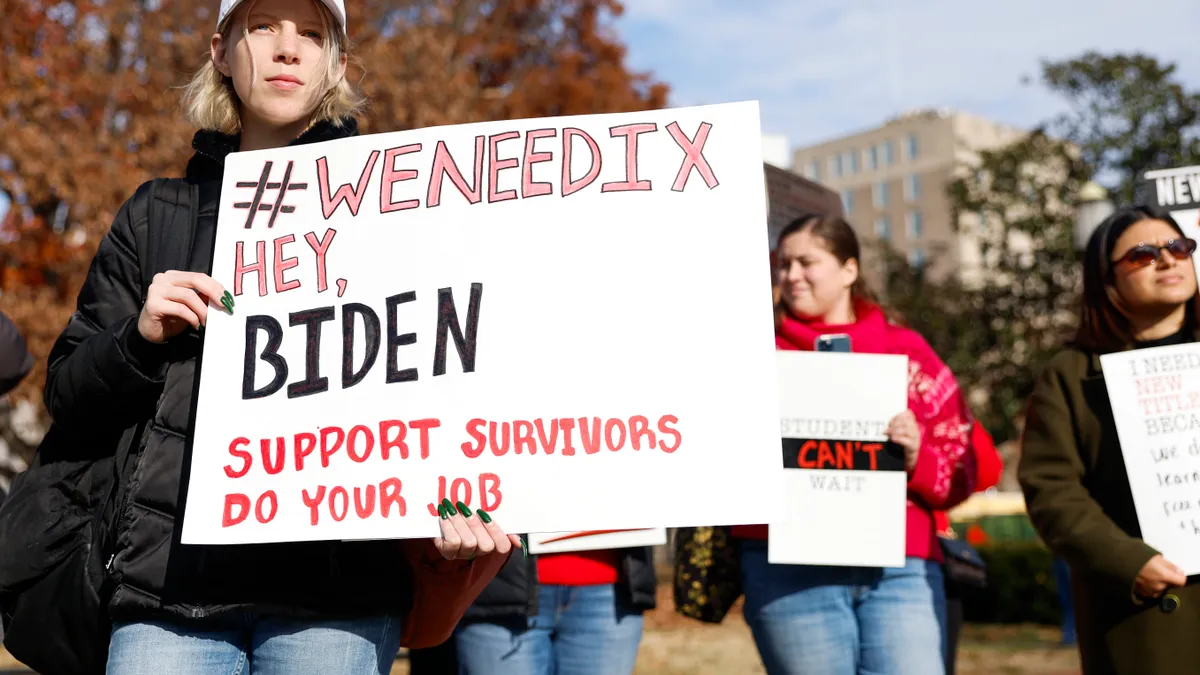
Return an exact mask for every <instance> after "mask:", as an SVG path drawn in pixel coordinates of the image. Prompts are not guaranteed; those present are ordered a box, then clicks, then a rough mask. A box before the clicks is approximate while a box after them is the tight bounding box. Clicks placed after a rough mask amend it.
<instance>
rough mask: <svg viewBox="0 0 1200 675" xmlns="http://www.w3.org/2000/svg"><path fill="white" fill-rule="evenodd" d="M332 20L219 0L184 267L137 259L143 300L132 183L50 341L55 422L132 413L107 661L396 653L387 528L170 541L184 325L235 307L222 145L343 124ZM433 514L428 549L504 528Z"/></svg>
mask: <svg viewBox="0 0 1200 675" xmlns="http://www.w3.org/2000/svg"><path fill="white" fill-rule="evenodd" d="M213 4H214V5H217V4H218V3H217V2H215V1H214V3H213ZM345 22H346V14H345V6H344V4H343V2H342V0H305V1H300V2H297V1H296V0H253V1H250V2H245V1H242V0H222V1H221V2H220V3H219V12H218V13H217V33H216V34H215V35H213V37H212V39H211V60H210V61H208V62H206V63H205V65H204V66H203V67H202V68H201V70H200V71H199V72H198V73H196V75H195V76H194V78H193V80H192V82H191V84H190V85H189V86H188V88H187V90H186V92H185V101H184V106H185V111H186V113H187V115H188V118H189V120H190V121H191V122H193V123H194V124H195V126H196V127H197V128H199V129H200V131H198V132H197V133H196V135H195V137H194V138H193V140H192V147H193V148H194V149H195V151H196V152H195V154H194V155H193V156H192V158H191V160H190V161H189V163H188V166H187V174H186V179H185V182H186V183H188V186H189V189H188V191H187V192H185V193H184V194H183V195H182V196H181V197H180V198H181V199H183V200H184V201H188V200H189V199H190V200H195V201H194V202H189V203H179V204H177V206H178V207H179V208H177V209H175V212H176V213H190V214H191V218H192V222H191V223H190V224H191V225H192V228H191V229H192V231H194V235H193V237H192V240H191V246H190V259H189V261H188V264H187V268H186V269H170V270H167V271H165V272H163V273H161V274H157V275H155V276H154V278H153V282H152V283H151V284H150V285H149V288H148V290H145V295H144V299H143V290H144V289H143V287H142V275H141V269H142V267H143V265H142V263H144V262H146V261H143V260H141V259H140V258H139V256H142V255H150V253H148V252H147V251H144V250H141V249H140V247H139V246H138V242H139V241H140V240H141V239H142V237H140V236H139V234H144V233H145V232H147V231H148V230H150V229H152V228H156V227H160V228H168V227H170V226H171V225H172V224H173V223H162V222H149V221H150V220H152V219H153V218H154V213H155V211H154V210H153V209H148V208H146V204H147V202H148V200H149V198H148V197H147V193H148V191H149V185H150V184H149V183H148V184H144V185H143V186H142V187H141V188H139V189H138V192H137V193H136V194H135V195H134V196H133V197H132V198H131V199H130V200H129V201H128V202H126V203H125V205H124V206H122V208H121V209H120V211H119V212H118V214H117V217H116V219H115V221H114V223H113V226H112V228H111V230H110V231H109V233H108V234H107V235H106V236H105V238H104V240H103V241H102V242H101V243H100V246H99V248H98V250H97V252H96V256H95V258H94V259H93V261H92V265H91V268H90V270H89V272H88V275H87V279H86V281H85V282H84V284H83V288H82V289H81V290H80V293H79V299H78V304H77V310H76V312H75V313H74V315H73V316H72V317H71V319H70V322H69V323H68V325H67V327H66V329H65V330H64V331H63V333H62V334H61V335H60V337H59V338H58V340H57V342H56V343H55V345H54V347H53V349H52V350H51V354H50V358H49V363H48V367H47V377H46V390H45V402H46V407H47V409H48V410H49V412H50V414H51V416H52V417H53V419H54V423H55V426H56V427H57V428H59V429H62V430H64V431H63V433H69V434H72V435H76V434H77V435H78V436H79V437H80V438H91V439H93V440H94V438H95V437H97V436H98V435H100V434H112V433H117V434H119V433H121V432H122V431H123V430H126V429H130V428H138V427H139V426H142V425H144V432H142V434H141V437H140V441H139V442H138V443H137V444H136V445H135V446H134V448H133V451H132V452H131V453H130V456H129V458H128V461H127V464H128V465H129V466H130V467H131V468H130V469H129V470H128V473H127V474H123V476H127V479H123V480H124V482H123V484H122V489H121V491H120V492H119V493H118V497H117V498H116V507H115V521H116V525H115V529H116V536H115V542H116V543H115V547H114V548H115V552H114V554H113V555H112V556H111V558H110V560H109V561H108V564H107V569H108V572H109V574H110V576H111V579H112V583H113V591H112V595H111V599H110V600H109V602H108V612H109V615H110V617H111V618H112V620H113V630H112V634H111V635H112V638H111V644H110V647H109V650H108V665H107V671H108V673H110V674H113V675H141V674H146V675H149V674H150V673H167V672H169V673H176V674H179V675H207V674H208V673H217V672H221V673H230V672H243V671H244V672H254V673H260V674H262V675H273V674H276V673H288V675H297V674H303V673H314V674H316V673H321V674H322V675H325V674H334V675H336V674H338V673H346V674H347V675H348V674H349V673H355V674H356V675H357V674H359V673H376V672H377V673H381V674H385V673H388V672H390V671H391V668H392V663H393V661H394V659H395V657H396V655H397V653H398V651H399V648H400V640H401V629H402V626H401V625H400V624H401V621H402V620H403V618H404V616H405V615H406V614H407V612H408V611H409V609H410V608H411V607H412V606H413V598H414V593H413V590H414V589H413V571H412V568H411V567H410V566H409V564H408V562H407V559H406V558H405V555H404V553H403V552H402V549H401V546H400V545H399V544H398V543H397V542H396V541H388V540H371V541H316V542H294V543H279V544H255V545H236V546H234V545H231V546H206V545H184V544H182V543H181V541H180V536H179V533H178V531H177V525H178V524H179V523H178V522H177V520H176V517H177V515H178V514H179V512H180V509H181V503H182V500H181V495H182V493H183V490H184V489H186V483H184V482H183V471H184V467H185V466H186V463H187V460H186V457H187V446H188V444H189V443H188V439H189V436H190V435H191V434H192V433H193V425H194V409H195V405H194V402H193V393H194V391H195V385H196V378H197V375H198V373H199V367H198V359H199V357H200V354H201V352H202V346H203V341H204V337H203V331H202V330H201V329H202V327H203V326H204V324H205V323H206V320H207V318H208V316H209V312H210V311H212V310H213V308H220V307H224V311H227V312H229V313H234V312H235V311H236V310H235V308H234V302H233V296H231V295H230V294H229V293H227V292H226V290H225V288H224V287H223V286H222V285H221V284H220V283H219V282H217V281H216V280H215V279H214V278H213V277H211V276H210V275H209V270H210V269H211V268H212V259H213V240H214V233H215V228H216V226H217V223H216V220H217V214H218V211H219V205H220V199H221V190H222V185H223V179H224V171H225V159H226V158H227V157H228V156H229V155H230V154H231V153H234V152H240V151H250V150H262V149H267V148H277V147H282V146H285V145H298V144H305V143H316V142H321V141H330V140H334V139H340V138H347V137H350V136H354V135H356V134H357V124H356V122H355V118H354V115H355V114H356V113H357V112H358V111H359V109H360V108H361V107H362V104H363V99H362V97H361V96H360V95H359V94H358V93H357V92H356V91H355V90H354V88H353V86H352V85H351V84H350V82H349V81H348V80H347V79H346V76H345V69H346V62H347V49H348V48H349V42H348V39H347V37H346V23H345ZM188 194H190V195H192V196H191V197H188V196H187V195H188ZM159 231H161V230H159ZM185 231H186V230H185ZM163 236H171V235H169V234H165V235H163ZM175 236H178V235H175ZM150 262H151V264H150V268H151V269H156V267H155V266H154V264H153V263H154V261H153V260H151V261H150ZM215 311H222V310H221V309H216V310H215ZM439 522H440V526H441V533H442V536H441V537H438V538H437V539H435V540H433V543H434V545H435V546H436V549H437V553H440V557H441V558H444V559H445V560H462V561H466V560H472V559H474V558H475V557H476V556H477V555H478V556H484V555H498V556H506V555H508V554H509V553H510V552H511V551H512V550H513V546H514V545H516V544H519V539H517V538H516V537H515V536H510V535H507V534H505V533H504V531H503V530H502V529H500V528H499V526H498V525H497V524H496V523H495V522H493V521H491V520H490V518H489V517H488V516H487V515H486V514H481V513H457V512H456V511H455V510H454V509H451V508H447V513H444V514H443V515H442V519H441V520H440V521H439ZM435 555H437V554H435Z"/></svg>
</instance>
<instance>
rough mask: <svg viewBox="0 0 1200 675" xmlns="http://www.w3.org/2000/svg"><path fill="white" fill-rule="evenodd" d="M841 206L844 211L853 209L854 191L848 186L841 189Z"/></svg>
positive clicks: (849, 211)
mask: <svg viewBox="0 0 1200 675" xmlns="http://www.w3.org/2000/svg"><path fill="white" fill-rule="evenodd" d="M842 208H843V209H844V210H845V211H846V213H851V212H852V211H854V191H853V190H850V189H849V188H847V189H845V190H842Z"/></svg>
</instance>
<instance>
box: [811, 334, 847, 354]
mask: <svg viewBox="0 0 1200 675" xmlns="http://www.w3.org/2000/svg"><path fill="white" fill-rule="evenodd" d="M817 351H819V352H849V351H850V336H849V335H847V334H845V333H833V334H828V335H822V336H820V337H818V338H817Z"/></svg>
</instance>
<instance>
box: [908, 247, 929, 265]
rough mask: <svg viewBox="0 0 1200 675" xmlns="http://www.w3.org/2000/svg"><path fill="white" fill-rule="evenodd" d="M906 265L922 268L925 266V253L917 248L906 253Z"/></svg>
mask: <svg viewBox="0 0 1200 675" xmlns="http://www.w3.org/2000/svg"><path fill="white" fill-rule="evenodd" d="M908 264H909V265H910V266H912V267H922V266H924V265H925V252H924V251H922V250H921V249H919V248H914V249H913V250H911V251H909V252H908Z"/></svg>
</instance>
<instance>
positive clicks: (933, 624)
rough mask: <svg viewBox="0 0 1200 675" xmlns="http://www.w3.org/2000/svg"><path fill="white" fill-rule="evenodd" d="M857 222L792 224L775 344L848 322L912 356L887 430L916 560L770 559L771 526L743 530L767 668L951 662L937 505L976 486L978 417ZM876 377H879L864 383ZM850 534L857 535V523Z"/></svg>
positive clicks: (752, 613) (807, 342) (858, 347)
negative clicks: (902, 397)
mask: <svg viewBox="0 0 1200 675" xmlns="http://www.w3.org/2000/svg"><path fill="white" fill-rule="evenodd" d="M859 258H860V255H859V245H858V239H857V237H856V236H855V234H854V230H853V229H852V228H851V227H850V225H849V224H848V223H847V222H846V221H845V220H844V219H842V218H840V217H836V216H828V217H822V216H805V217H802V218H799V219H797V220H796V221H794V222H792V223H791V224H789V225H788V226H787V227H785V228H784V229H783V231H782V232H781V233H780V236H779V244H778V247H777V252H776V259H777V265H776V281H777V287H778V292H779V296H780V299H779V303H778V311H777V321H776V334H775V335H776V338H775V341H776V346H777V347H778V348H779V349H796V350H811V349H813V345H814V343H815V342H816V340H817V338H818V337H820V336H821V335H823V334H827V333H846V334H849V335H850V337H851V340H852V345H853V350H854V351H856V352H866V353H877V354H903V355H906V356H908V359H909V389H908V410H906V411H904V412H902V413H900V414H899V415H897V416H896V417H895V418H894V419H893V420H892V421H891V424H890V426H889V428H888V436H889V437H890V439H891V441H892V442H893V443H895V444H896V445H897V446H899V447H901V448H903V451H904V455H905V467H906V469H907V470H908V476H909V478H908V494H909V500H908V505H907V518H906V522H907V525H906V527H907V537H906V542H907V543H906V553H907V556H906V564H905V566H904V567H900V568H863V567H835V566H800V565H772V564H769V563H768V562H767V547H766V541H765V540H766V527H765V526H743V527H737V528H734V529H733V534H734V536H737V537H740V538H741V544H742V545H741V562H742V585H743V589H744V591H745V598H746V600H745V608H744V613H745V617H746V622H747V623H748V624H749V625H750V628H751V631H752V632H753V634H754V640H755V642H756V643H757V645H758V650H759V653H760V655H761V656H762V659H763V663H764V665H765V666H766V669H767V672H768V673H771V674H772V675H775V674H782V673H788V674H792V673H795V674H804V675H807V674H814V673H839V674H841V673H889V675H910V674H911V675H930V674H931V673H942V672H944V669H945V651H944V646H943V645H944V642H945V631H944V628H943V621H944V615H945V594H944V588H943V581H942V569H941V561H942V554H941V548H940V546H939V545H938V541H937V534H936V528H935V524H934V513H935V512H936V511H938V510H945V509H949V508H951V507H952V506H954V505H955V504H957V503H959V502H961V501H962V500H964V499H966V497H967V496H968V495H970V494H971V490H972V487H973V485H974V482H975V463H974V457H973V456H972V455H971V453H970V452H968V443H969V441H968V433H969V432H970V429H971V424H972V422H971V419H970V416H969V413H968V411H967V408H966V405H965V402H964V401H963V397H962V395H961V393H960V392H959V389H958V385H957V383H956V382H955V380H954V375H953V374H952V373H951V372H950V370H949V369H948V368H947V367H946V366H945V364H943V363H942V362H941V360H940V359H938V357H937V355H936V354H934V352H933V349H931V348H930V347H929V345H928V343H926V342H925V340H924V339H922V338H921V336H920V335H918V334H917V333H915V332H913V331H912V330H909V329H908V328H905V327H903V326H901V325H898V324H897V322H895V321H891V320H889V319H888V317H887V316H886V315H885V313H884V310H883V309H882V308H881V307H880V306H879V304H878V303H877V302H876V301H875V300H874V298H873V297H872V295H871V294H870V293H869V292H868V290H867V288H866V284H865V283H864V281H863V279H862V278H861V277H860V276H859ZM864 386H869V383H864ZM846 535H847V536H854V533H853V532H847V533H846Z"/></svg>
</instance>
